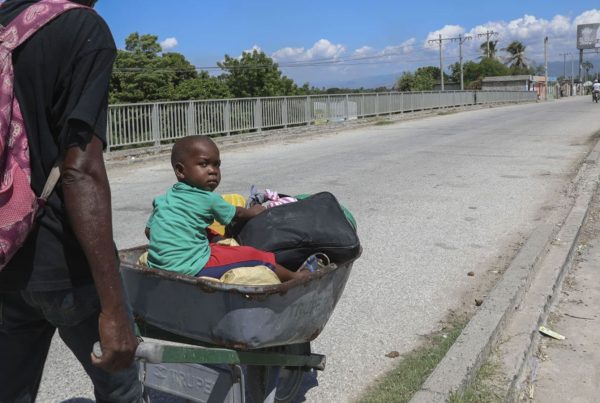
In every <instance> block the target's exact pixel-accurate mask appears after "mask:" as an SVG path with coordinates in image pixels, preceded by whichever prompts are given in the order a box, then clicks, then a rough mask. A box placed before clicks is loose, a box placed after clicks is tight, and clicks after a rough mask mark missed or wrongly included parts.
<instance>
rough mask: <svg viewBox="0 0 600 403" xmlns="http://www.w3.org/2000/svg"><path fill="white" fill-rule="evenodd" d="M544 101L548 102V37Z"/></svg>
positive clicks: (545, 40)
mask: <svg viewBox="0 0 600 403" xmlns="http://www.w3.org/2000/svg"><path fill="white" fill-rule="evenodd" d="M544 77H545V78H544V80H545V86H544V101H547V100H548V37H545V38H544Z"/></svg>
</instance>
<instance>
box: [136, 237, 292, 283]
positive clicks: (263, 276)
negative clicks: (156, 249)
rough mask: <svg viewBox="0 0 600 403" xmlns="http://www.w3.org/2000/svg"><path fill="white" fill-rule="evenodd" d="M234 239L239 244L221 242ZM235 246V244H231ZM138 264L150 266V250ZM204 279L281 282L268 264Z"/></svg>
mask: <svg viewBox="0 0 600 403" xmlns="http://www.w3.org/2000/svg"><path fill="white" fill-rule="evenodd" d="M227 241H232V243H234V244H237V242H235V240H233V239H231V238H228V239H224V240H223V241H221V242H227ZM231 246H234V245H231ZM138 264H139V265H142V266H148V252H144V253H142V254H141V255H140V257H139V258H138ZM199 278H201V279H204V280H209V281H214V282H217V283H223V284H237V285H271V284H281V281H280V280H279V277H277V274H275V272H274V271H273V270H271V269H269V268H268V267H267V266H252V267H238V268H236V269H231V270H229V271H227V272H225V274H223V275H222V276H221V278H214V277H206V276H201V277H199Z"/></svg>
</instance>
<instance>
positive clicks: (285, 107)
mask: <svg viewBox="0 0 600 403" xmlns="http://www.w3.org/2000/svg"><path fill="white" fill-rule="evenodd" d="M287 100H288V99H287V97H283V100H282V101H281V120H282V123H283V127H288V102H287Z"/></svg>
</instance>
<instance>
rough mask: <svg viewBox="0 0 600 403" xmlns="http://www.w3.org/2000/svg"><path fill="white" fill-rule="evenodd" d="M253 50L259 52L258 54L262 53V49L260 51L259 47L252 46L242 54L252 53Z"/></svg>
mask: <svg viewBox="0 0 600 403" xmlns="http://www.w3.org/2000/svg"><path fill="white" fill-rule="evenodd" d="M255 50H256V51H257V52H259V53H260V52H262V49H261V47H260V46H258V45H253V46H252V48H250V49H246V50H244V53H252V52H254V51H255ZM240 57H242V55H240Z"/></svg>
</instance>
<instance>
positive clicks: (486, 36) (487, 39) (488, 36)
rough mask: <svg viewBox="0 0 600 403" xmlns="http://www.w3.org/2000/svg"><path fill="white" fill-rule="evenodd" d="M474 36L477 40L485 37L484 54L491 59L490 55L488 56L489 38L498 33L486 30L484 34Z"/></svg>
mask: <svg viewBox="0 0 600 403" xmlns="http://www.w3.org/2000/svg"><path fill="white" fill-rule="evenodd" d="M475 36H476V37H477V38H481V37H483V36H485V43H486V46H487V52H486V56H487V57H491V55H490V38H491V37H492V36H498V32H494V31H490V30H487V31H485V32H484V33H481V34H477V35H475Z"/></svg>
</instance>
